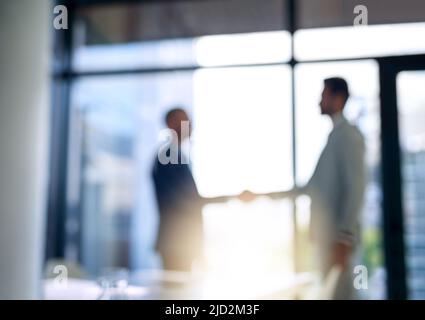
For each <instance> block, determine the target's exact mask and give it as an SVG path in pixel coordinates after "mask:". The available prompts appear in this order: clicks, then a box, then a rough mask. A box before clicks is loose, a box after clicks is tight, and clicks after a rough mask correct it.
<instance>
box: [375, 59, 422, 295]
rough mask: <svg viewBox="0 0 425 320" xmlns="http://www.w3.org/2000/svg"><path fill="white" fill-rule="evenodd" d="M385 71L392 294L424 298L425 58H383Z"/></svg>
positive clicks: (386, 220)
mask: <svg viewBox="0 0 425 320" xmlns="http://www.w3.org/2000/svg"><path fill="white" fill-rule="evenodd" d="M380 72H381V75H380V77H381V103H382V105H381V115H382V142H383V164H384V168H383V187H384V234H385V237H384V238H385V248H386V252H385V256H386V267H387V284H388V293H389V298H392V299H425V197H424V196H425V91H424V88H425V56H423V55H420V56H405V57H395V58H387V59H382V60H381V61H380Z"/></svg>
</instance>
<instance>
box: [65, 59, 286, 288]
mask: <svg viewBox="0 0 425 320" xmlns="http://www.w3.org/2000/svg"><path fill="white" fill-rule="evenodd" d="M258 83H268V84H269V85H267V86H258ZM72 97H73V98H72V112H71V114H72V118H71V122H72V125H71V129H70V134H71V152H70V155H71V159H70V167H69V174H68V179H69V199H68V201H69V214H68V228H67V232H68V239H69V240H70V241H69V244H70V245H68V255H69V256H71V257H72V256H76V255H78V247H76V246H77V243H75V244H74V246H73V245H72V243H73V241H72V240H73V239H74V238H75V236H74V234H78V233H79V232H81V252H80V255H81V259H82V261H83V264H84V266H85V267H86V268H87V269H88V270H89V272H90V274H92V275H97V274H99V273H100V272H102V270H103V269H104V268H106V267H110V266H131V267H132V268H134V269H140V268H158V267H159V266H160V264H159V263H160V262H159V260H158V259H157V257H156V255H155V252H154V251H153V247H154V241H155V238H156V227H157V223H158V214H157V208H156V202H155V197H154V194H153V189H152V181H151V169H152V165H153V161H154V159H155V156H156V150H157V148H158V146H159V142H160V141H158V138H159V134H160V131H161V129H162V128H163V127H164V122H163V120H164V115H165V113H166V111H167V110H168V109H169V108H170V107H173V106H176V105H179V106H180V105H181V106H184V107H185V108H186V109H187V110H188V111H189V113H191V114H192V117H193V119H194V133H193V137H192V139H191V140H192V141H191V165H192V168H193V173H194V177H195V180H196V182H197V185H198V188H199V190H200V192H201V194H202V195H204V196H217V195H234V194H237V193H239V192H241V191H243V190H246V189H251V190H253V191H257V192H270V191H278V190H284V189H288V188H291V187H292V186H293V178H292V154H291V152H292V149H291V145H292V142H291V141H292V135H291V132H292V125H291V119H292V109H291V95H290V69H289V67H288V66H268V67H245V68H224V69H200V70H197V71H194V72H162V73H155V74H141V75H131V76H128V75H117V76H95V77H82V78H79V79H78V80H76V81H75V83H74V85H73V90H72ZM265 111H267V112H265ZM204 215H205V226H204V228H205V233H206V240H207V241H206V252H207V258H208V265H209V267H210V269H211V270H212V271H214V272H213V274H214V276H220V279H222V278H223V275H226V276H227V278H226V279H227V280H226V281H228V280H229V279H233V280H234V281H238V282H237V283H239V284H237V283H234V286H232V288H240V283H241V282H244V281H246V277H247V276H248V273H249V274H250V275H251V277H253V278H255V279H258V286H257V287H255V286H251V288H253V289H255V290H260V289H262V286H270V285H276V284H277V282H276V281H277V280H276V277H277V276H276V274H278V275H279V277H278V278H277V279H282V280H284V279H285V277H282V274H285V273H288V272H292V267H293V265H292V259H293V257H292V236H291V235H292V215H291V205H290V203H289V202H288V201H287V200H286V201H285V200H283V201H277V202H274V201H271V200H268V199H259V200H258V201H256V202H254V203H252V204H243V203H240V202H239V201H237V200H234V201H231V202H229V203H227V204H223V205H210V206H207V207H205V210H204ZM77 225H81V226H82V230H81V231H80V230H78V229H76V228H75V226H77ZM235 253H237V254H235ZM130 259H131V260H130ZM242 270H244V272H241V271H242ZM234 274H238V275H239V276H240V277H239V278H235V277H234ZM232 275H233V276H232ZM264 275H267V277H268V278H267V279H264V277H263V276H264ZM273 276H274V277H275V278H273ZM242 277H245V278H242ZM260 279H261V281H260ZM216 280H217V279H216ZM217 281H224V280H217ZM217 281H212V282H211V283H212V285H211V286H209V287H208V288H210V289H209V290H212V292H214V288H215V286H214V285H213V284H217V283H218V282H217ZM264 290H265V289H264Z"/></svg>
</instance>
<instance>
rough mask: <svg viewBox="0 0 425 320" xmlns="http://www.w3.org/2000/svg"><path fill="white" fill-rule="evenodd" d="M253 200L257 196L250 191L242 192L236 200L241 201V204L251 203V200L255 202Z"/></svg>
mask: <svg viewBox="0 0 425 320" xmlns="http://www.w3.org/2000/svg"><path fill="white" fill-rule="evenodd" d="M255 198H257V195H256V194H255V193H253V192H251V191H248V190H245V191H244V192H242V193H241V194H240V195H239V196H238V199H239V200H241V201H243V202H251V201H253V200H255Z"/></svg>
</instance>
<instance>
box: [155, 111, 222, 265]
mask: <svg viewBox="0 0 425 320" xmlns="http://www.w3.org/2000/svg"><path fill="white" fill-rule="evenodd" d="M165 122H166V125H167V127H168V129H170V132H171V139H170V141H169V143H168V145H166V147H165V148H160V149H159V152H158V156H157V158H156V160H155V164H154V167H153V172H152V176H153V182H154V187H155V193H156V199H157V203H158V209H159V218H160V219H159V230H158V237H157V242H156V250H157V251H158V252H159V254H160V255H161V258H162V262H163V267H164V269H166V270H177V271H190V270H191V268H192V264H193V262H194V261H195V260H196V259H200V260H201V261H202V258H203V250H202V249H203V221H202V207H203V205H204V204H206V203H212V202H215V203H217V202H225V201H227V200H228V199H229V197H217V198H203V197H202V196H200V194H199V192H198V189H197V187H196V184H195V181H194V179H193V176H192V173H191V171H190V168H189V165H188V163H189V161H188V159H186V158H185V157H184V155H183V153H182V143H183V142H184V141H185V140H186V139H188V138H189V137H190V134H191V130H190V125H189V117H188V115H187V113H186V112H185V111H184V110H183V109H182V108H175V109H172V110H170V111H169V112H168V113H167V114H166V117H165Z"/></svg>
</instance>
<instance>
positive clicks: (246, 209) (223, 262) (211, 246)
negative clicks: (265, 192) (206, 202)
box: [204, 198, 293, 298]
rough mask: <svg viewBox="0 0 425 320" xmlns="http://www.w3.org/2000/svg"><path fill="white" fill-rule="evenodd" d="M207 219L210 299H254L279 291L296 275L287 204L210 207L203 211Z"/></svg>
mask: <svg viewBox="0 0 425 320" xmlns="http://www.w3.org/2000/svg"><path fill="white" fill-rule="evenodd" d="M204 221H205V239H206V248H205V250H206V257H207V264H208V267H209V269H208V270H209V273H208V277H207V281H206V284H205V287H204V289H205V294H206V295H207V296H216V297H217V296H220V297H221V298H224V296H223V294H224V295H225V297H228V298H231V297H233V298H237V297H239V298H241V297H246V298H248V297H251V298H252V297H255V296H256V295H261V294H262V293H266V292H271V291H273V290H272V289H277V287H278V286H279V285H282V282H284V281H285V280H287V279H288V278H291V276H292V275H293V257H292V255H293V251H292V245H293V243H292V239H293V232H292V230H293V229H292V227H293V224H292V215H291V204H290V202H289V201H288V200H282V201H271V200H269V199H267V198H262V199H259V200H257V201H255V202H254V203H252V204H245V203H240V202H239V201H231V202H229V203H228V204H224V205H210V206H207V207H206V208H205V209H204ZM223 287H224V290H223Z"/></svg>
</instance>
